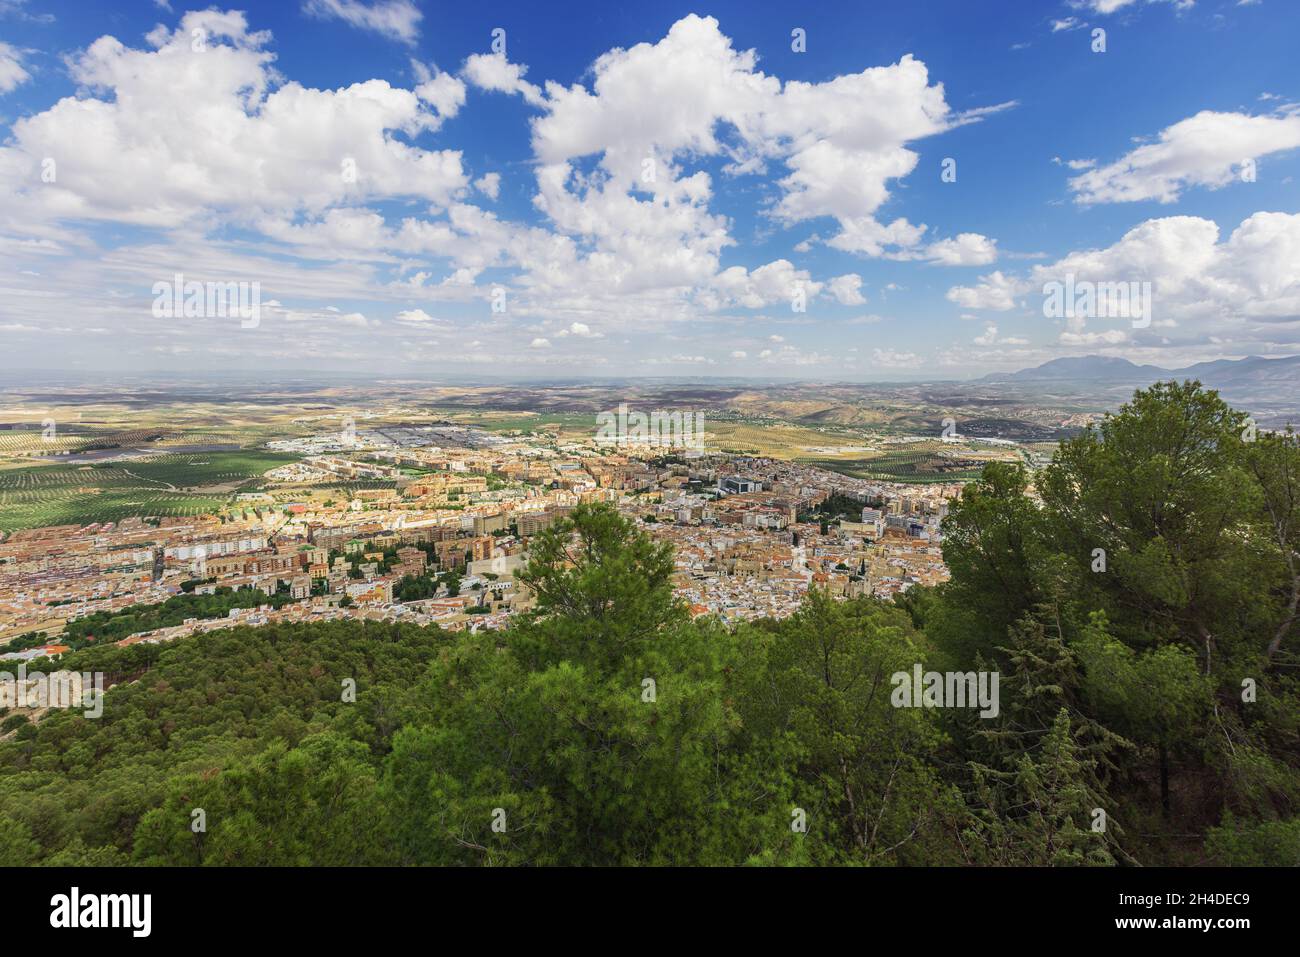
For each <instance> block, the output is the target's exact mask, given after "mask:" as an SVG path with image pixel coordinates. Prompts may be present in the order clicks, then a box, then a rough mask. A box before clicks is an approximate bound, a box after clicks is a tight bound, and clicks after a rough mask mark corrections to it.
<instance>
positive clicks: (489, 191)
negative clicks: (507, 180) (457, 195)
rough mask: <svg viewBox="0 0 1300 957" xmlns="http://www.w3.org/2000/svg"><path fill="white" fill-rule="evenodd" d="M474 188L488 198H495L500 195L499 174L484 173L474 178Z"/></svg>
mask: <svg viewBox="0 0 1300 957" xmlns="http://www.w3.org/2000/svg"><path fill="white" fill-rule="evenodd" d="M474 188H475V189H477V190H478V191H479V192H480V193H482V194H483V195H484V196H486V197H487V198H488V199H496V198H497V197H498V196H500V195H501V174H500V173H484V174H483V175H482V176H480V177H479V178H478V179H476V180H474Z"/></svg>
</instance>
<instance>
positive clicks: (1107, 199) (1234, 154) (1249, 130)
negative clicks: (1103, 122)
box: [1070, 110, 1300, 204]
mask: <svg viewBox="0 0 1300 957" xmlns="http://www.w3.org/2000/svg"><path fill="white" fill-rule="evenodd" d="M1297 147H1300V114H1296V113H1292V114H1287V115H1274V116H1251V115H1248V114H1245V113H1216V112H1213V111H1210V110H1205V111H1202V112H1200V113H1197V114H1196V115H1195V116H1192V117H1188V118H1187V119H1185V120H1180V121H1179V122H1177V123H1175V124H1174V125H1173V126H1170V127H1168V128H1166V129H1164V130H1162V131H1161V132H1160V135H1159V137H1158V139H1157V141H1156V142H1154V143H1147V144H1145V145H1143V146H1139V147H1138V148H1137V149H1135V150H1133V151H1131V152H1129V153H1127V154H1126V155H1124V156H1122V157H1121V158H1120V159H1118V160H1116V161H1115V162H1113V163H1110V164H1108V165H1106V166H1100V167H1097V168H1096V169H1090V170H1088V171H1087V172H1085V173H1083V174H1081V175H1079V176H1075V177H1073V178H1071V180H1070V189H1071V190H1072V191H1073V192H1074V193H1075V201H1076V202H1078V203H1084V204H1090V203H1127V202H1134V201H1138V200H1156V201H1157V202H1161V203H1172V202H1173V201H1174V200H1176V199H1178V197H1179V195H1180V194H1181V192H1182V191H1183V190H1185V189H1188V188H1189V187H1193V186H1205V187H1209V188H1210V189H1217V188H1219V187H1221V186H1226V185H1227V184H1228V183H1231V182H1233V181H1234V180H1238V179H1241V178H1242V168H1243V162H1244V161H1245V160H1258V159H1259V158H1260V157H1263V156H1267V155H1269V154H1271V153H1277V152H1281V151H1283V150H1292V149H1295V148H1297Z"/></svg>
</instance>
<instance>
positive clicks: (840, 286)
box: [826, 273, 867, 306]
mask: <svg viewBox="0 0 1300 957" xmlns="http://www.w3.org/2000/svg"><path fill="white" fill-rule="evenodd" d="M826 285H827V288H828V289H829V291H830V294H831V295H832V296H834V297H835V301H836V302H838V303H839V304H840V305H841V306H860V305H862V304H863V303H864V302H866V301H867V297H866V296H864V295H862V277H861V276H859V275H857V274H856V273H848V274H846V275H843V276H836V277H835V278H834V279H832V280H831V281H830V282H829V283H827V284H826Z"/></svg>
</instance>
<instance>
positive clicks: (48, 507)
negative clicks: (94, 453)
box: [0, 451, 294, 531]
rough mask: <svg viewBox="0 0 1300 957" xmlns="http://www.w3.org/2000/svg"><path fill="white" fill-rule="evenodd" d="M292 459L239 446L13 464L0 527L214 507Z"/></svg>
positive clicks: (4, 480)
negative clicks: (224, 449)
mask: <svg viewBox="0 0 1300 957" xmlns="http://www.w3.org/2000/svg"><path fill="white" fill-rule="evenodd" d="M293 460H294V457H293V456H286V455H270V454H267V453H263V452H253V451H236V452H205V453H188V454H164V455H158V456H154V457H150V458H147V459H133V460H129V461H123V462H105V463H102V464H93V465H80V466H69V465H40V466H35V467H29V468H16V469H8V470H5V471H3V472H0V530H3V531H14V530H16V529H20V528H36V527H38V526H42V525H70V524H77V523H80V524H88V523H91V522H115V521H120V520H121V519H124V518H133V517H141V518H148V517H178V516H186V515H200V514H204V513H213V512H217V511H219V510H220V509H221V508H222V507H223V506H224V505H225V504H226V503H227V502H228V501H229V500H230V499H231V497H232V496H233V495H234V494H235V492H236V491H237V490H240V489H242V487H243V486H244V485H246V484H248V483H251V482H252V481H253V480H255V479H256V478H257V477H258V476H260V475H261V474H262V473H263V472H265V471H266V470H267V469H271V468H274V467H276V466H277V465H283V464H285V463H286V462H289V461H293Z"/></svg>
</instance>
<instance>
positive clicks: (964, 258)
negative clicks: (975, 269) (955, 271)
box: [923, 233, 998, 266]
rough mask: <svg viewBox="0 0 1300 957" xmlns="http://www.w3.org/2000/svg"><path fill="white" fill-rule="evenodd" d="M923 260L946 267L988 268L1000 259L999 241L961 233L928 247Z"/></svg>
mask: <svg viewBox="0 0 1300 957" xmlns="http://www.w3.org/2000/svg"><path fill="white" fill-rule="evenodd" d="M923 258H925V259H928V260H930V262H934V263H940V264H941V265H944V266H987V265H989V264H990V263H992V262H994V261H996V260H997V258H998V248H997V240H996V239H989V238H988V237H987V236H981V235H980V234H979V233H960V234H959V235H958V236H956V237H955V238H954V239H941V240H939V241H938V242H933V243H930V244H929V246H927V247H926V249H925V252H924V254H923Z"/></svg>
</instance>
